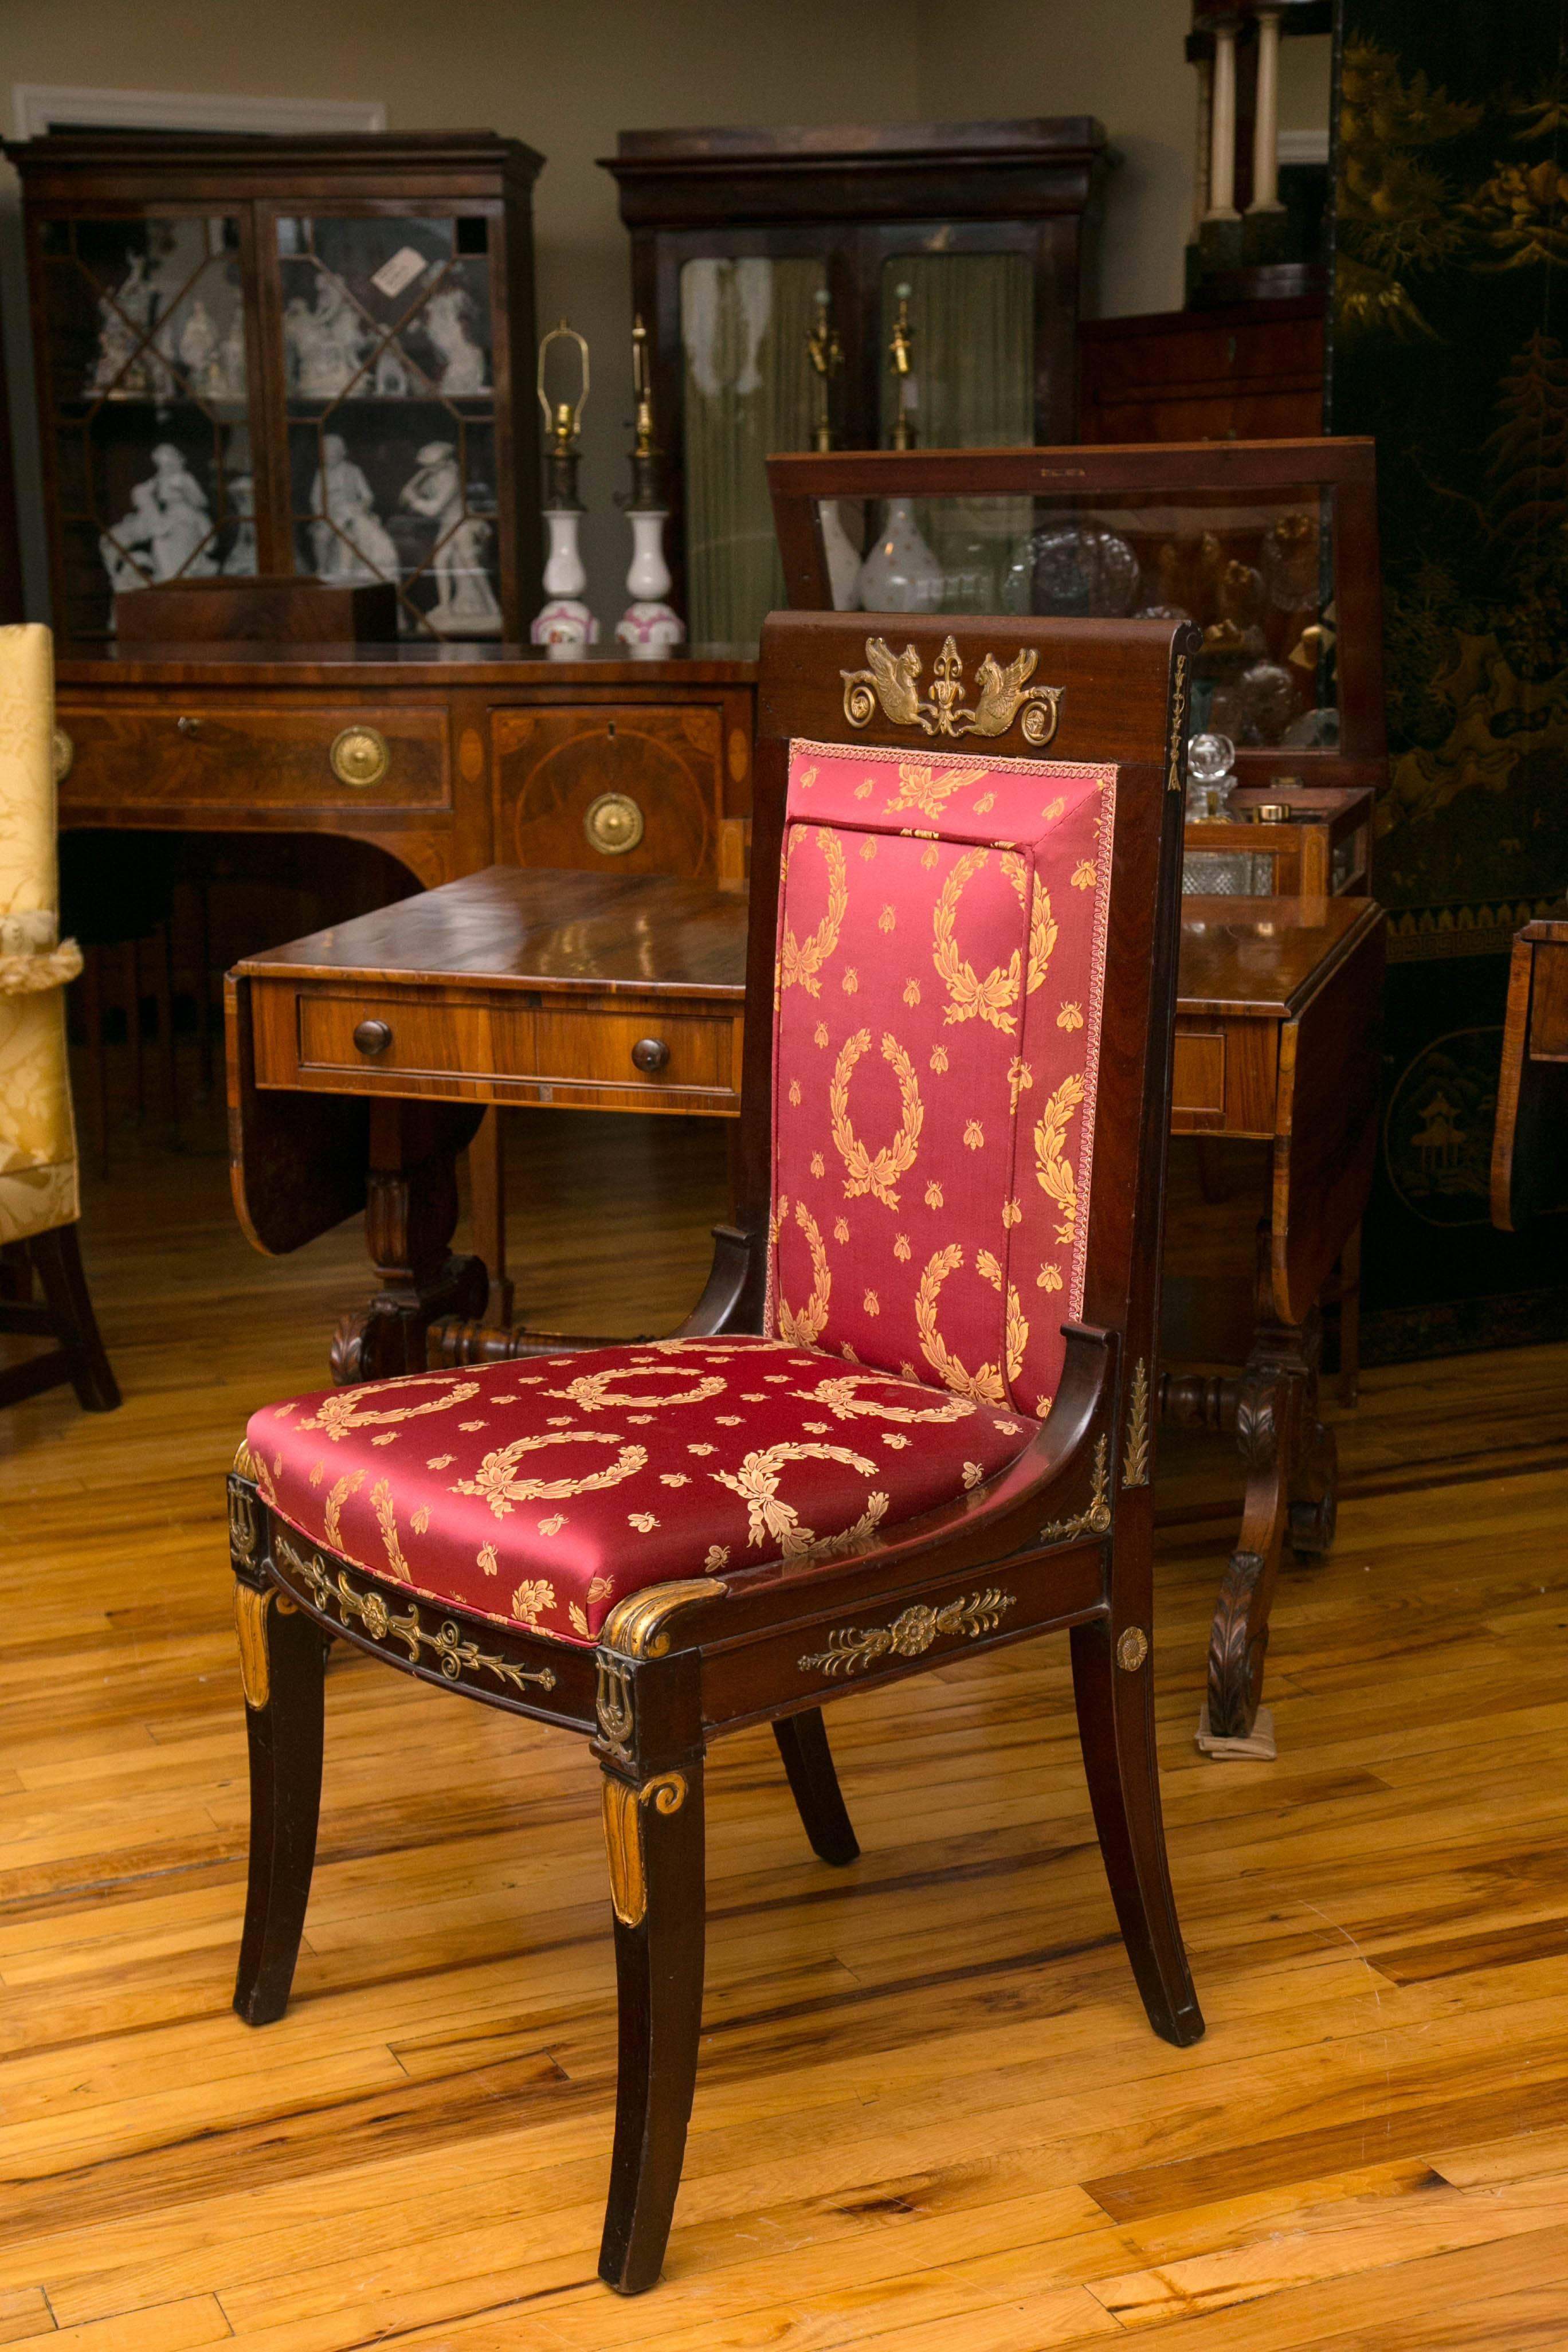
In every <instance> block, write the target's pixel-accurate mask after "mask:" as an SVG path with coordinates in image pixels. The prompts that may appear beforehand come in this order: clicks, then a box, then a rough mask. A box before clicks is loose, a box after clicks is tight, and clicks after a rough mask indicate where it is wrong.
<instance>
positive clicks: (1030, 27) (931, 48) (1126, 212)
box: [917, 0, 1331, 319]
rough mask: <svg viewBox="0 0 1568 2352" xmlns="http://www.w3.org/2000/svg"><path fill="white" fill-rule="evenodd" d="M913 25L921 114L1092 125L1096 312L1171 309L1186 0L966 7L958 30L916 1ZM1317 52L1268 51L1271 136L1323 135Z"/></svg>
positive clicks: (1057, 0)
mask: <svg viewBox="0 0 1568 2352" xmlns="http://www.w3.org/2000/svg"><path fill="white" fill-rule="evenodd" d="M917 21H918V24H919V28H920V42H919V57H920V72H919V91H920V110H921V113H922V114H923V115H937V116H941V115H944V114H945V115H963V114H976V115H980V114H1094V115H1098V116H1099V118H1100V121H1102V122H1103V123H1104V124H1105V127H1106V129H1107V131H1109V132H1110V144H1111V148H1112V151H1113V152H1114V154H1115V155H1116V157H1117V162H1116V164H1115V167H1114V169H1113V170H1112V172H1111V173H1110V181H1109V183H1108V185H1107V190H1106V205H1105V227H1104V233H1103V236H1102V238H1101V242H1100V291H1099V310H1100V315H1101V317H1103V318H1108V319H1115V318H1121V317H1123V316H1125V315H1126V314H1127V313H1128V312H1130V311H1134V310H1180V309H1181V307H1182V299H1183V251H1184V247H1185V245H1186V242H1187V239H1188V237H1189V236H1190V235H1191V233H1192V224H1193V169H1194V159H1195V149H1196V142H1197V90H1198V79H1197V75H1196V73H1195V71H1194V68H1192V67H1191V66H1189V65H1188V64H1187V62H1186V57H1185V53H1184V43H1185V39H1186V35H1187V33H1188V31H1189V29H1190V28H1191V25H1192V21H1193V13H1192V0H1092V5H1088V6H1085V5H1081V0H1073V5H1067V0H973V5H971V6H970V7H968V8H967V9H965V10H964V11H963V13H962V18H961V20H960V19H955V15H954V11H953V10H952V7H951V5H945V0H944V5H937V0H926V4H925V5H923V6H922V7H921V10H920V12H919V16H918V20H917ZM955 21H961V22H962V27H963V29H962V34H961V35H955V32H954V29H953V28H954V24H955ZM1330 47H1331V44H1330V41H1329V37H1328V36H1327V35H1326V34H1325V35H1324V36H1322V37H1321V38H1318V37H1314V38H1311V39H1301V40H1288V41H1285V42H1283V43H1281V45H1280V74H1279V121H1280V127H1281V129H1282V130H1286V131H1298V130H1300V131H1314V130H1323V131H1326V130H1327V128H1328V121H1329V69H1330V56H1329V52H1330Z"/></svg>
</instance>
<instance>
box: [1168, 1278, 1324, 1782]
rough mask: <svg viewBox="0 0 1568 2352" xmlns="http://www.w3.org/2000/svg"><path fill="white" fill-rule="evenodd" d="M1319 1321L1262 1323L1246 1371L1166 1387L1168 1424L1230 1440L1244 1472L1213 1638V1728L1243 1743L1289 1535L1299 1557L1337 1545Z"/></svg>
mask: <svg viewBox="0 0 1568 2352" xmlns="http://www.w3.org/2000/svg"><path fill="white" fill-rule="evenodd" d="M1317 1360H1318V1331H1317V1318H1316V1315H1315V1314H1314V1315H1313V1317H1312V1318H1310V1321H1309V1323H1308V1325H1307V1326H1306V1327H1304V1328H1300V1329H1297V1328H1291V1327H1289V1326H1287V1325H1284V1324H1279V1323H1273V1322H1269V1323H1266V1324H1264V1325H1262V1326H1261V1327H1260V1328H1259V1329H1258V1333H1257V1336H1256V1338H1255V1339H1254V1342H1253V1348H1252V1353H1251V1355H1250V1357H1249V1358H1248V1360H1247V1370H1246V1371H1245V1372H1243V1373H1241V1374H1240V1375H1239V1376H1233V1377H1229V1378H1224V1379H1218V1378H1202V1377H1191V1378H1179V1377H1177V1376H1175V1375H1173V1374H1170V1373H1167V1374H1166V1375H1165V1377H1164V1378H1163V1381H1162V1382H1161V1391H1160V1411H1161V1418H1162V1419H1163V1420H1165V1421H1169V1422H1173V1423H1176V1424H1177V1425H1178V1426H1182V1427H1186V1428H1203V1429H1212V1430H1215V1431H1218V1432H1220V1433H1223V1434H1225V1435H1227V1436H1229V1435H1233V1436H1234V1437H1235V1439H1236V1442H1237V1448H1238V1450H1239V1452H1240V1454H1241V1456H1242V1459H1243V1461H1244V1462H1245V1463H1246V1465H1247V1493H1246V1498H1245V1501H1244V1503H1243V1507H1242V1518H1241V1530H1240V1534H1239V1537H1238V1539H1237V1547H1236V1549H1235V1551H1234V1552H1233V1553H1232V1555H1231V1558H1230V1561H1229V1564H1228V1566H1227V1568H1226V1574H1225V1580H1224V1582H1223V1584H1222V1586H1221V1588H1220V1594H1219V1600H1218V1601H1217V1603H1216V1605H1215V1618H1214V1626H1213V1630H1212V1633H1211V1635H1210V1640H1209V1659H1208V1728H1209V1733H1210V1736H1211V1737H1213V1738H1220V1739H1244V1738H1247V1735H1248V1734H1249V1733H1250V1732H1251V1730H1252V1727H1253V1724H1254V1722H1255V1720H1256V1718H1257V1715H1258V1701H1259V1698H1260V1697H1261V1696H1262V1688H1263V1663H1264V1658H1265V1655H1266V1654H1267V1651H1268V1618H1269V1612H1270V1610H1271V1608H1272V1606H1273V1601H1274V1587H1275V1582H1276V1580H1277V1578H1278V1576H1279V1558H1280V1553H1281V1550H1282V1549H1283V1547H1284V1543H1285V1540H1286V1537H1287V1533H1289V1538H1290V1541H1291V1544H1292V1547H1293V1548H1294V1549H1295V1550H1296V1551H1297V1552H1298V1553H1300V1554H1306V1553H1309V1552H1315V1551H1326V1550H1327V1549H1328V1546H1329V1543H1330V1542H1331V1540H1332V1536H1333V1524H1334V1485H1335V1478H1336V1461H1335V1455H1334V1444H1333V1436H1332V1433H1331V1431H1329V1430H1327V1429H1325V1428H1323V1427H1322V1425H1321V1423H1320V1422H1319V1420H1318V1417H1317V1389H1318V1381H1317V1370H1318V1362H1317Z"/></svg>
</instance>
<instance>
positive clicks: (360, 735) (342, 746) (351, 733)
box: [327, 727, 392, 792]
mask: <svg viewBox="0 0 1568 2352" xmlns="http://www.w3.org/2000/svg"><path fill="white" fill-rule="evenodd" d="M327 757H328V759H329V760H330V761H331V768H332V773H333V775H334V776H336V778H337V780H338V782H339V783H340V784H352V785H353V788H354V790H355V791H356V792H363V791H364V790H365V789H366V788H367V787H368V786H369V785H371V784H379V783H380V782H381V780H382V778H383V776H384V775H385V773H386V772H387V770H388V768H389V767H390V766H391V765H392V753H391V751H390V750H389V749H388V748H387V741H386V738H385V736H384V735H383V734H382V733H380V731H379V730H377V729H376V728H374V727H345V728H344V729H343V730H342V734H341V735H338V736H336V737H334V739H333V741H332V748H331V751H329V752H328V754H327Z"/></svg>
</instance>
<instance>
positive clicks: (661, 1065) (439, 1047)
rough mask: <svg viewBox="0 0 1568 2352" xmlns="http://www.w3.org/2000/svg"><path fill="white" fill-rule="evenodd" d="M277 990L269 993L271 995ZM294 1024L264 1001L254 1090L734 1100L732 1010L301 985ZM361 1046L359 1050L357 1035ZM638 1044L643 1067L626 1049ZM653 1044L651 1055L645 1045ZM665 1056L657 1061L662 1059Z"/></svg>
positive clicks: (736, 1045) (711, 1103)
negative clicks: (480, 1000)
mask: <svg viewBox="0 0 1568 2352" xmlns="http://www.w3.org/2000/svg"><path fill="white" fill-rule="evenodd" d="M277 993H280V992H273V991H267V992H265V994H266V995H267V997H268V999H271V998H272V997H274V996H275V994H277ZM292 1001H293V1013H294V1018H293V1020H292V1021H291V1022H290V1021H289V1020H288V1019H287V1018H286V1017H279V1014H280V1013H282V1012H283V1008H282V1007H280V1006H279V1005H277V1004H276V1003H269V1004H268V1013H267V1015H266V1017H265V1018H263V1019H262V1020H261V1021H259V1022H258V1029H257V1066H256V1075H257V1078H258V1082H259V1083H260V1084H261V1085H262V1086H292V1085H298V1084H300V1083H301V1082H302V1081H303V1082H305V1083H309V1082H310V1081H311V1080H312V1079H316V1080H331V1081H343V1082H346V1083H350V1084H352V1085H353V1087H354V1090H356V1091H361V1090H363V1091H365V1092H369V1093H381V1092H385V1093H388V1094H396V1093H399V1092H400V1091H402V1090H403V1088H404V1085H405V1082H407V1081H411V1080H424V1081H426V1082H430V1084H429V1087H427V1088H426V1089H421V1090H435V1089H436V1088H437V1087H440V1086H441V1082H442V1081H446V1082H447V1086H446V1088H445V1090H447V1091H450V1092H452V1093H455V1094H456V1093H463V1092H472V1091H473V1089H474V1088H475V1087H478V1088H479V1089H481V1090H484V1091H491V1090H493V1089H495V1088H498V1087H499V1088H500V1089H501V1090H502V1096H503V1098H505V1090H506V1089H508V1088H510V1087H516V1089H517V1092H516V1096H515V1099H517V1100H518V1101H536V1100H546V1101H548V1100H551V1099H553V1096H552V1093H551V1092H550V1091H548V1090H550V1089H560V1090H563V1091H565V1090H569V1092H570V1098H571V1099H572V1100H573V1101H583V1100H588V1099H592V1098H594V1097H595V1096H596V1095H601V1094H608V1093H611V1092H613V1093H614V1094H615V1095H616V1097H624V1096H627V1095H632V1096H635V1097H637V1099H638V1100H639V1101H641V1102H645V1103H647V1104H649V1105H652V1104H653V1103H654V1102H655V1101H657V1099H658V1098H659V1097H683V1096H687V1095H697V1096H700V1097H703V1098H704V1100H703V1102H702V1105H701V1107H702V1108H707V1109H710V1110H711V1109H714V1108H722V1107H723V1105H724V1104H725V1103H730V1104H731V1105H733V1104H736V1103H738V1100H739V1088H740V1044H741V1021H740V1017H739V1015H738V1014H731V1013H714V1014H712V1015H711V1016H709V1015H706V1014H702V1013H678V1014H669V1015H666V1014H661V1013H658V1011H657V1010H651V1011H650V1010H646V1009H645V1010H644V1011H642V1012H640V1013H639V1012H622V1011H620V1010H618V1009H615V1010H607V1011H603V1012H599V1011H595V1010H593V1009H591V1008H589V1007H586V1006H584V1007H583V1008H581V1009H577V1008H574V1007H561V1008H557V1007H555V1006H552V1005H545V1006H543V1007H540V1006H538V1005H536V1004H533V1003H530V1002H529V1001H528V1000H527V999H526V998H523V997H520V998H519V1000H518V1001H517V1002H516V1003H496V1004H489V1005H479V1004H473V1003H467V1004H464V1003H445V1004H444V1003H439V1002H432V1001H430V1000H417V999H409V998H407V997H398V996H395V995H390V994H378V993H376V992H374V991H365V992H357V991H356V992H352V993H351V992H344V993H342V994H337V993H331V992H326V991H323V990H319V989H309V990H303V989H302V990H300V991H299V992H297V993H295V994H293V1000H292ZM360 1039H363V1043H361V1042H358V1040H360ZM639 1046H641V1047H643V1048H644V1049H645V1050H644V1054H643V1060H642V1061H641V1062H640V1063H639V1062H638V1061H637V1060H636V1059H635V1058H634V1050H635V1049H636V1048H637V1047H639ZM650 1048H656V1049H658V1050H648V1049H650ZM660 1055H662V1056H663V1058H662V1059H661V1058H660Z"/></svg>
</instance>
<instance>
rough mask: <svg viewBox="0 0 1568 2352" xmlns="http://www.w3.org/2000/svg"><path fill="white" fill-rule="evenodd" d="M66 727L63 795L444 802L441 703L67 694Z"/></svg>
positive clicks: (437, 805)
mask: <svg viewBox="0 0 1568 2352" xmlns="http://www.w3.org/2000/svg"><path fill="white" fill-rule="evenodd" d="M58 722H59V725H60V726H61V728H62V729H63V730H64V731H65V733H66V735H67V736H68V739H69V762H70V764H69V767H68V770H67V772H66V774H65V776H64V778H63V780H62V782H61V784H60V806H61V810H62V813H64V814H68V813H69V811H70V809H71V807H72V805H73V803H76V804H84V805H91V806H93V807H100V806H102V805H104V804H105V803H109V804H115V803H118V804H120V805H130V806H134V807H136V808H138V809H139V810H140V809H147V810H149V811H155V810H156V809H157V807H158V806H159V804H160V803H178V804H179V805H181V806H183V807H186V808H200V807H203V806H210V807H213V808H234V807H236V806H238V807H245V808H299V809H342V810H352V811H354V812H356V813H357V812H362V811H363V810H364V809H366V808H367V807H368V808H377V809H387V808H390V809H446V808H449V807H450V806H451V800H452V788H451V778H450V775H449V772H448V768H447V713H446V710H445V709H444V708H443V707H442V706H441V705H440V704H433V705H430V706H429V707H420V706H417V705H416V706H415V707H412V708H410V707H408V706H406V705H403V706H399V707H398V708H396V709H384V708H381V709H374V708H373V709H365V708H364V707H363V706H358V707H356V706H355V705H353V704H352V703H348V704H344V703H332V704H329V705H318V706H313V707H308V708H298V707H296V708H294V709H279V708H278V706H277V705H276V704H265V705H257V706H246V705H240V704H231V703H225V704H221V705H218V706H216V707H214V706H212V705H210V704H208V705H205V707H204V706H203V705H202V704H201V703H200V702H196V701H193V704H192V706H191V707H190V708H188V709H182V708H181V706H180V704H179V702H178V700H177V699H172V700H171V701H169V702H168V703H166V704H163V705H161V706H160V707H159V708H158V709H151V708H146V707H143V708H133V709H128V708H126V707H125V706H124V705H122V704H121V705H115V704H102V703H98V704H95V703H78V702H72V701H70V700H65V701H62V702H61V704H60V705H59V709H58Z"/></svg>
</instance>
